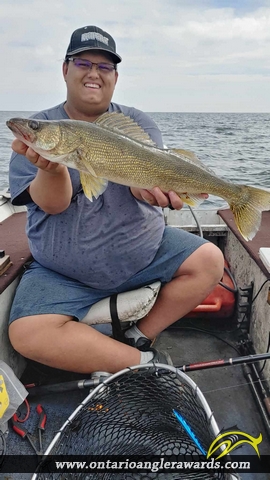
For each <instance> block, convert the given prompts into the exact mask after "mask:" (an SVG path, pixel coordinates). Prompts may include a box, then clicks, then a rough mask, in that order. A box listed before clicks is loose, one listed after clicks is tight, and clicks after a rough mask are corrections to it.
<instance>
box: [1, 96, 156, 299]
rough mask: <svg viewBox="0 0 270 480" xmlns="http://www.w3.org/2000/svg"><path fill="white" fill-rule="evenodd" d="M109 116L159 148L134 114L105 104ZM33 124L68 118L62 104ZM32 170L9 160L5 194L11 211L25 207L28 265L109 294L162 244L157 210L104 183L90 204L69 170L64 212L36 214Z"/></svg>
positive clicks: (152, 128)
mask: <svg viewBox="0 0 270 480" xmlns="http://www.w3.org/2000/svg"><path fill="white" fill-rule="evenodd" d="M109 112H123V113H124V114H125V115H127V116H130V117H131V118H133V119H134V120H135V121H136V122H137V123H138V124H139V125H140V126H141V127H142V128H143V129H144V130H145V131H146V132H147V133H148V134H149V136H150V137H151V138H152V140H153V141H154V142H155V143H156V144H157V145H158V146H159V147H160V148H162V146H163V144H162V138H161V133H160V131H159V129H158V127H157V126H156V124H155V123H154V121H153V120H152V119H151V118H150V117H149V116H148V115H146V114H145V113H143V112H141V111H140V110H137V109H135V108H130V107H126V106H123V105H118V104H116V103H111V104H110V107H109ZM33 118H42V119H48V120H59V119H63V118H68V115H67V114H66V112H65V109H64V104H63V103H62V104H60V105H57V106H56V107H53V108H51V109H49V110H44V111H42V112H39V113H38V114H35V115H33ZM36 173H37V167H35V166H34V165H33V164H32V163H31V162H29V161H28V160H27V159H26V157H24V156H22V155H18V154H16V153H13V154H12V157H11V161H10V179H9V182H10V190H11V198H12V202H13V204H14V205H23V204H26V205H27V212H28V214H27V227H26V231H27V235H28V238H29V246H30V250H31V253H32V255H33V257H34V259H35V260H36V261H37V262H39V263H40V264H41V265H43V266H44V267H46V268H49V269H51V270H54V271H56V272H59V273H61V274H63V275H65V276H67V277H71V278H74V279H76V280H78V281H80V282H82V283H84V284H86V285H89V286H90V287H93V288H97V289H104V290H105V289H109V288H114V287H117V286H119V285H121V284H122V283H124V282H125V281H127V280H128V279H129V278H131V277H132V276H133V275H134V274H135V273H137V272H139V271H140V270H142V269H143V268H145V267H146V266H147V265H149V264H150V263H151V261H152V260H153V258H154V256H155V254H156V252H157V250H158V248H159V245H160V243H161V240H162V236H163V231H164V220H163V215H162V211H161V209H160V208H158V207H151V206H150V205H148V204H146V203H144V202H141V201H139V200H137V199H135V198H134V197H133V195H132V193H131V192H130V189H129V188H128V187H125V186H122V185H118V184H116V183H113V182H109V184H108V187H107V189H106V190H105V192H104V193H103V194H102V195H100V196H99V197H98V198H97V199H94V201H93V202H90V201H89V200H88V199H87V198H86V196H85V195H84V193H83V191H82V188H81V183H80V176H79V172H78V171H77V170H75V169H72V168H69V173H70V176H71V181H72V186H73V195H72V200H71V203H70V205H69V207H68V208H67V209H66V210H65V211H64V212H62V213H59V214H57V215H50V214H48V213H45V212H44V211H43V210H41V209H40V208H39V207H38V206H37V205H36V204H35V203H34V202H33V201H32V200H31V197H30V195H29V194H28V192H27V191H26V189H27V188H28V187H29V185H30V183H31V182H32V181H33V179H34V178H35V176H36Z"/></svg>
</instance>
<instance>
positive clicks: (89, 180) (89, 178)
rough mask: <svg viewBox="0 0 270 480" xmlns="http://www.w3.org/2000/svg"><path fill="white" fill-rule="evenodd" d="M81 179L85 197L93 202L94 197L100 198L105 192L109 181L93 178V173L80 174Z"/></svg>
mask: <svg viewBox="0 0 270 480" xmlns="http://www.w3.org/2000/svg"><path fill="white" fill-rule="evenodd" d="M80 179H81V184H82V188H83V192H84V194H85V196H86V197H87V198H88V199H89V200H90V202H92V201H93V197H95V198H98V197H99V196H100V195H101V194H102V193H103V192H105V190H106V188H107V185H108V180H106V178H101V177H97V176H93V175H92V174H91V173H86V172H80Z"/></svg>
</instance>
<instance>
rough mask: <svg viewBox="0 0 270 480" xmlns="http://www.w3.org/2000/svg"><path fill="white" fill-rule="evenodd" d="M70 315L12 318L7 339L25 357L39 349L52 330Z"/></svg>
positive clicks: (51, 333)
mask: <svg viewBox="0 0 270 480" xmlns="http://www.w3.org/2000/svg"><path fill="white" fill-rule="evenodd" d="M70 320H72V317H68V316H65V315H33V316H29V317H22V318H18V319H17V320H14V321H13V322H12V323H11V324H10V326H9V339H10V342H11V345H12V346H13V348H14V349H15V350H16V351H17V352H19V353H20V354H21V355H23V356H25V357H29V354H31V352H32V353H34V352H35V350H38V349H40V347H41V346H42V343H43V344H45V343H46V342H47V340H48V339H49V338H52V336H53V334H54V331H56V330H57V329H59V328H60V327H61V326H63V325H65V323H67V322H68V321H70Z"/></svg>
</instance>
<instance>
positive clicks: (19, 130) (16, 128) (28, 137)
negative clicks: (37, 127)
mask: <svg viewBox="0 0 270 480" xmlns="http://www.w3.org/2000/svg"><path fill="white" fill-rule="evenodd" d="M6 125H7V126H8V128H9V129H10V130H11V131H12V132H13V134H14V135H15V137H17V138H18V139H19V140H22V141H24V140H25V141H27V142H33V140H34V138H35V136H34V135H33V133H32V134H31V133H30V131H29V130H28V128H27V127H26V126H24V125H22V124H21V123H19V120H16V119H14V120H13V119H11V120H8V121H7V122H6Z"/></svg>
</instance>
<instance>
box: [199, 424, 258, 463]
mask: <svg viewBox="0 0 270 480" xmlns="http://www.w3.org/2000/svg"><path fill="white" fill-rule="evenodd" d="M262 439H263V438H262V434H261V433H260V435H259V436H258V437H257V438H256V437H253V436H252V435H249V434H248V433H245V432H242V431H240V430H232V431H228V432H224V433H221V434H220V435H218V436H217V437H216V438H215V440H214V441H213V442H212V443H211V445H210V447H209V449H208V452H207V456H206V458H209V457H211V456H213V454H214V453H215V452H216V451H217V450H219V449H220V448H222V447H225V448H224V449H223V450H222V452H221V453H220V454H219V455H218V456H217V457H215V460H218V458H221V457H224V456H225V455H227V454H228V453H230V452H231V451H232V450H234V449H235V448H238V447H240V445H242V444H243V443H249V444H250V445H251V446H252V447H253V448H254V450H255V452H256V453H257V455H258V457H260V452H259V449H258V445H259V444H260V443H261V442H262Z"/></svg>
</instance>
